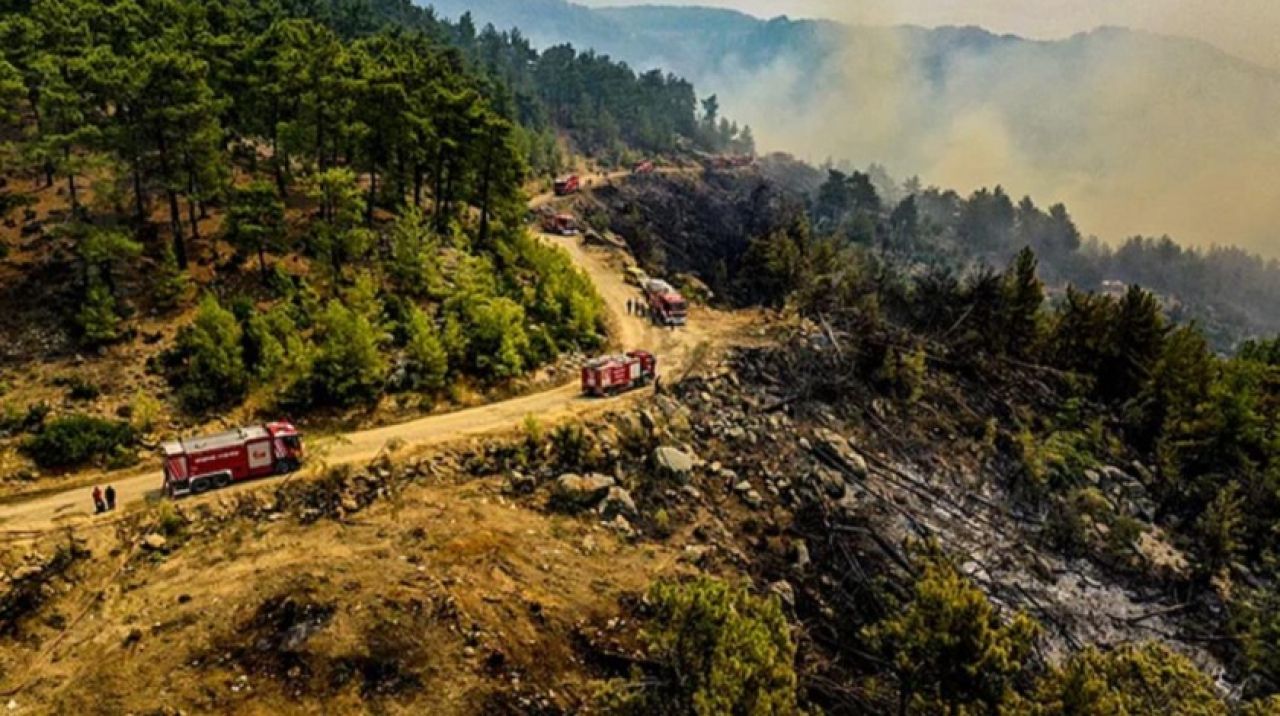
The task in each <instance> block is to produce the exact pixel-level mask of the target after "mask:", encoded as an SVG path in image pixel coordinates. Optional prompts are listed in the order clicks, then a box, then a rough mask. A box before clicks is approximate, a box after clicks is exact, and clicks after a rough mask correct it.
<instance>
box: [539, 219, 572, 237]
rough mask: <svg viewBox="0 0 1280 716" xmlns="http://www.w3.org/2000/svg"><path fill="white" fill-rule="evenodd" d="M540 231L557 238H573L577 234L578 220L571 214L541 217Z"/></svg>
mask: <svg viewBox="0 0 1280 716" xmlns="http://www.w3.org/2000/svg"><path fill="white" fill-rule="evenodd" d="M542 230H543V231H545V232H546V233H548V234H556V235H558V236H574V235H576V234H577V233H578V220H577V219H575V218H573V215H572V214H549V215H547V216H545V217H543V220H542Z"/></svg>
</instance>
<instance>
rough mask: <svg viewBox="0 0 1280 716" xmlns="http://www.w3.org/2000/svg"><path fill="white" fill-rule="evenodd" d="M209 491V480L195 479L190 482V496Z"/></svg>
mask: <svg viewBox="0 0 1280 716" xmlns="http://www.w3.org/2000/svg"><path fill="white" fill-rule="evenodd" d="M208 491H209V478H207V477H197V478H196V479H194V480H192V481H191V494H193V495H199V494H200V493H202V492H208Z"/></svg>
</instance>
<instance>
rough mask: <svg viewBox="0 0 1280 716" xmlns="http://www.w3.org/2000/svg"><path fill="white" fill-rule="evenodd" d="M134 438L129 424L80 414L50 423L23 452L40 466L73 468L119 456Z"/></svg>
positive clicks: (23, 445)
mask: <svg viewBox="0 0 1280 716" xmlns="http://www.w3.org/2000/svg"><path fill="white" fill-rule="evenodd" d="M134 439H135V436H134V433H133V428H131V427H129V424H128V423H122V422H119V421H112V420H103V419H101V418H95V417H91V416H88V415H79V414H77V415H68V416H66V417H62V418H58V419H56V420H53V421H50V422H48V423H47V424H46V425H45V426H44V428H43V429H42V430H40V432H38V433H36V434H35V435H33V436H31V437H29V438H27V439H26V440H25V441H23V443H22V451H23V452H24V453H26V454H27V455H28V456H29V457H30V458H31V459H32V460H35V462H36V464H37V465H39V466H40V467H43V468H50V469H59V468H70V467H77V466H79V465H83V464H85V463H88V462H90V461H93V460H100V459H103V458H108V457H113V456H117V455H118V454H120V451H121V450H128V449H129V448H131V447H132V446H133V444H134Z"/></svg>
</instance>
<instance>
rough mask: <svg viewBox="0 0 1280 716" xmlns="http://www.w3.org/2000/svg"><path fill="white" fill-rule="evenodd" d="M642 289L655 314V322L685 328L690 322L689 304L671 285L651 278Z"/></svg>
mask: <svg viewBox="0 0 1280 716" xmlns="http://www.w3.org/2000/svg"><path fill="white" fill-rule="evenodd" d="M642 288H643V289H644V297H645V299H646V300H647V301H648V302H649V309H650V310H651V311H652V312H653V320H655V321H657V322H658V323H660V324H662V325H664V326H683V325H685V324H686V323H688V322H689V303H688V302H687V301H685V300H684V296H681V295H680V292H679V291H676V290H675V289H674V288H672V286H671V284H669V283H667V282H666V281H662V280H660V279H656V278H651V279H649V280H648V281H645V282H644V286H643V287H642Z"/></svg>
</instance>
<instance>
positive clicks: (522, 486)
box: [507, 470, 538, 495]
mask: <svg viewBox="0 0 1280 716" xmlns="http://www.w3.org/2000/svg"><path fill="white" fill-rule="evenodd" d="M537 487H538V480H537V478H535V477H534V476H533V475H526V474H524V473H523V472H519V471H514V470H513V471H512V472H511V475H510V476H509V477H507V492H509V493H511V494H513V495H527V494H529V493H531V492H533V491H534V489H536V488H537Z"/></svg>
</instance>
